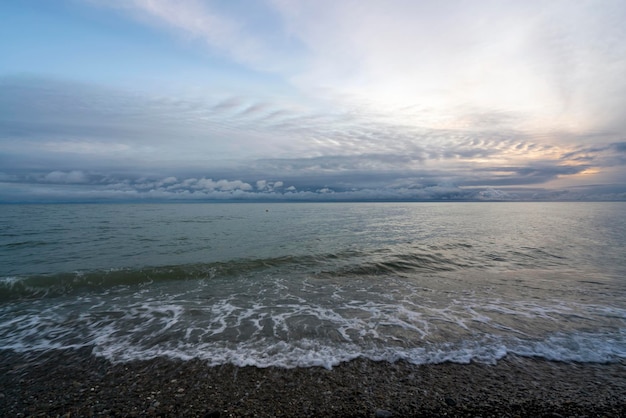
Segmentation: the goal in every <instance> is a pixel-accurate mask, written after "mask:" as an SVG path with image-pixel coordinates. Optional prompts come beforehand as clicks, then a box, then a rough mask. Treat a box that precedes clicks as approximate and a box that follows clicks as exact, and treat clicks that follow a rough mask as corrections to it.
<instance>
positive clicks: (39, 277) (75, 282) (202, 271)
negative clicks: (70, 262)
mask: <svg viewBox="0 0 626 418" xmlns="http://www.w3.org/2000/svg"><path fill="white" fill-rule="evenodd" d="M476 265H479V263H474V265H472V263H470V262H467V260H465V261H463V260H461V261H454V260H453V259H452V258H450V257H446V256H444V255H442V254H441V253H440V252H433V251H429V250H424V249H415V248H413V249H409V251H406V249H405V251H403V252H397V251H394V250H392V249H373V250H369V251H357V250H346V251H343V252H338V253H325V254H311V255H287V256H281V257H270V258H259V259H236V260H230V261H226V262H210V263H192V264H181V265H166V266H146V267H141V268H112V269H100V270H87V271H72V272H61V273H55V274H36V275H29V276H8V277H4V278H0V301H7V300H14V299H28V298H45V297H58V296H64V295H71V294H77V293H81V292H89V291H105V290H107V289H110V288H112V287H116V286H138V285H146V284H149V283H159V282H167V281H178V280H204V279H216V278H228V277H237V276H245V275H250V274H254V273H258V272H269V271H273V272H281V273H284V274H287V275H289V274H291V273H302V272H305V273H308V274H312V275H323V276H339V277H345V276H364V275H365V276H375V275H396V276H403V275H407V274H411V273H420V272H422V273H423V272H445V271H451V270H457V269H462V268H470V267H476ZM483 265H484V264H483Z"/></svg>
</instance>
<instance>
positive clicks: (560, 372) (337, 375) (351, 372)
mask: <svg viewBox="0 0 626 418" xmlns="http://www.w3.org/2000/svg"><path fill="white" fill-rule="evenodd" d="M0 379H1V380H0V381H1V384H0V413H1V414H2V416H7V417H9V416H10V417H19V416H23V417H26V416H50V417H57V416H65V417H78V416H129V417H132V416H155V417H156V416H163V417H165V416H168V417H169V416H185V417H231V416H233V417H239V416H258V417H272V416H291V417H307V416H308V417H328V416H337V417H350V416H352V417H404V416H417V417H419V416H424V417H426V416H451V417H538V416H544V417H570V416H574V417H584V416H586V417H596V416H597V417H600V416H603V417H623V416H626V363H624V362H623V361H622V362H619V363H612V364H590V363H585V364H581V363H567V362H551V361H547V360H540V359H531V358H522V357H517V356H507V357H506V358H505V359H502V360H500V361H499V362H498V363H496V364H494V365H485V364H479V363H470V364H456V363H443V364H431V365H413V364H409V363H406V362H402V361H400V362H396V363H389V362H374V361H371V360H364V359H356V360H353V361H350V362H346V363H342V364H340V365H338V366H336V367H334V368H332V369H330V370H329V369H325V368H321V367H308V368H293V369H284V368H277V367H269V368H257V367H236V366H232V365H223V366H217V367H210V366H209V365H207V363H206V362H205V361H200V360H187V361H181V360H168V359H165V358H156V359H152V360H145V361H133V362H128V363H117V364H114V363H111V362H109V361H108V360H106V359H104V358H102V357H96V356H93V355H92V354H91V352H90V350H89V349H79V350H49V351H46V352H41V353H38V354H35V353H30V354H27V355H26V354H19V353H16V352H14V351H11V350H3V351H1V352H0Z"/></svg>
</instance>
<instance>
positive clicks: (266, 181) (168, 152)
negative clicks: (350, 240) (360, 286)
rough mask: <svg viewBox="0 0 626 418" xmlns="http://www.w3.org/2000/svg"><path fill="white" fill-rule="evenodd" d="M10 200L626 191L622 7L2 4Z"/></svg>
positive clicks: (111, 0) (116, 1)
mask: <svg viewBox="0 0 626 418" xmlns="http://www.w3.org/2000/svg"><path fill="white" fill-rule="evenodd" d="M0 16H2V20H3V24H2V25H0V56H2V59H1V60H0V202H1V201H92V200H102V199H114V200H115V199H118V200H119V199H122V200H137V199H273V200H282V199H289V200H451V199H452V200H454V199H457V200H485V199H487V200H490V199H497V200H509V199H512V200H515V199H542V200H543V199H547V200H553V199H574V200H576V199H609V200H625V199H626V118H624V115H625V114H626V77H624V74H626V25H624V24H623V22H625V21H626V3H624V2H623V1H621V0H597V1H577V2H572V1H565V0H552V1H548V2H546V1H534V0H531V1H516V0H515V1H513V0H510V1H478V0H475V1H467V0H451V1H437V2H432V1H417V0H390V1H374V0H339V1H338V0H332V1H331V0H316V1H303V0H259V1H244V0H231V1H217V0H176V1H175V0H56V1H43V0H23V1H5V2H1V3H0Z"/></svg>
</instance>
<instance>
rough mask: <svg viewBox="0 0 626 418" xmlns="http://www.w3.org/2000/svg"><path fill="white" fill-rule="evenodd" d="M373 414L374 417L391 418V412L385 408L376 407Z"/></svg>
mask: <svg viewBox="0 0 626 418" xmlns="http://www.w3.org/2000/svg"><path fill="white" fill-rule="evenodd" d="M374 416H375V417H376V418H391V417H392V416H393V412H391V411H387V410H386V409H377V410H376V413H375V414H374Z"/></svg>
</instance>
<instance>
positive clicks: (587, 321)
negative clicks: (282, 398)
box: [0, 202, 626, 368]
mask: <svg viewBox="0 0 626 418" xmlns="http://www.w3.org/2000/svg"><path fill="white" fill-rule="evenodd" d="M79 348H80V349H89V350H91V351H92V353H93V354H94V355H95V356H101V357H105V358H107V359H109V360H111V361H112V362H116V363H118V362H128V361H134V360H145V359H153V358H157V357H165V358H173V359H181V360H189V359H200V360H203V361H206V362H207V364H209V365H214V366H215V365H223V364H233V365H236V366H256V367H269V366H276V367H282V368H296V367H311V366H321V367H326V368H332V367H333V366H336V365H338V364H340V363H342V362H347V361H350V360H353V359H356V358H366V359H371V360H375V361H388V362H396V361H400V360H403V361H406V362H409V363H413V364H432V363H442V362H456V363H469V362H479V363H486V364H494V363H496V362H498V361H499V360H501V359H503V358H505V357H507V356H510V355H515V356H523V357H534V358H541V359H546V360H551V361H565V362H582V363H615V362H623V361H624V360H625V359H626V202H549V203H544V202H528V203H523V202H512V203H508V202H441V203H440V202H437V203H417V202H416V203H181V204H179V203H154V204H153V203H138V204H130V203H124V204H122V203H120V204H58V205H56V204H28V205H18V204H11V205H8V204H5V205H0V349H1V350H14V351H16V352H19V353H27V354H37V353H41V352H45V351H49V350H59V349H79Z"/></svg>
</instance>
